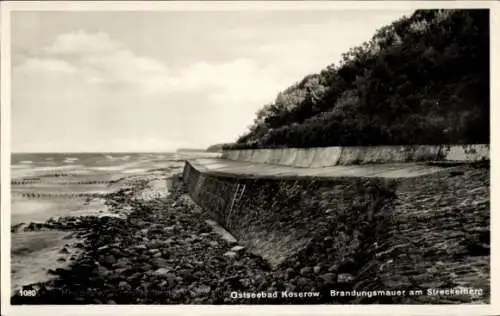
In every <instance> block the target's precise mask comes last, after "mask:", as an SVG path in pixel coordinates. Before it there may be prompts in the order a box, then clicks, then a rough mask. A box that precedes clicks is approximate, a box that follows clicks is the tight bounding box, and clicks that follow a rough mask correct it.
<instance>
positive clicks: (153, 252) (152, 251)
mask: <svg viewBox="0 0 500 316" xmlns="http://www.w3.org/2000/svg"><path fill="white" fill-rule="evenodd" d="M148 252H149V253H150V254H155V253H158V252H160V249H156V248H155V249H149V250H148Z"/></svg>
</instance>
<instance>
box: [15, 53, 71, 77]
mask: <svg viewBox="0 0 500 316" xmlns="http://www.w3.org/2000/svg"><path fill="white" fill-rule="evenodd" d="M16 70H17V71H19V72H22V73H26V74H33V73H36V74H41V75H45V74H59V75H70V74H74V73H76V72H77V71H78V68H77V67H75V66H73V65H71V64H70V63H68V62H66V61H64V60H59V59H53V58H43V59H41V58H37V57H35V58H29V59H27V60H26V61H25V62H24V63H23V64H22V65H21V66H19V67H18V68H16Z"/></svg>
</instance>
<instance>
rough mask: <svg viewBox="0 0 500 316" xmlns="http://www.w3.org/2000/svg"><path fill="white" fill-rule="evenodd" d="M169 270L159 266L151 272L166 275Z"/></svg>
mask: <svg viewBox="0 0 500 316" xmlns="http://www.w3.org/2000/svg"><path fill="white" fill-rule="evenodd" d="M169 272H170V269H167V268H159V269H158V270H156V271H155V272H154V273H153V274H154V275H156V276H166V275H167V274H168V273H169Z"/></svg>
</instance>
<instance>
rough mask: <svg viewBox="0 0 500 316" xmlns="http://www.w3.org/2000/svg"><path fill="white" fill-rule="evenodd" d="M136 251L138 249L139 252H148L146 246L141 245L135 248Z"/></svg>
mask: <svg viewBox="0 0 500 316" xmlns="http://www.w3.org/2000/svg"><path fill="white" fill-rule="evenodd" d="M134 249H137V250H146V245H143V244H140V245H137V246H134Z"/></svg>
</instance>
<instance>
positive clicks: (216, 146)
mask: <svg viewBox="0 0 500 316" xmlns="http://www.w3.org/2000/svg"><path fill="white" fill-rule="evenodd" d="M232 145H234V144H214V145H211V146H208V148H207V151H208V152H216V153H217V152H222V149H223V148H224V147H227V146H232Z"/></svg>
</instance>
